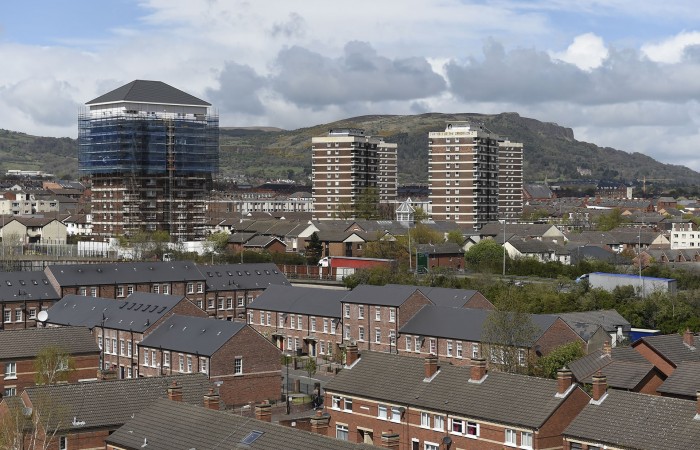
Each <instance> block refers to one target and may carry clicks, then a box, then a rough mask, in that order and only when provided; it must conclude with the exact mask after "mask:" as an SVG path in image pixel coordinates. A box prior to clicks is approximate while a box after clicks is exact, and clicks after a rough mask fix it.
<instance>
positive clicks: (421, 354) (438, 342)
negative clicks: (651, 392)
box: [398, 334, 482, 366]
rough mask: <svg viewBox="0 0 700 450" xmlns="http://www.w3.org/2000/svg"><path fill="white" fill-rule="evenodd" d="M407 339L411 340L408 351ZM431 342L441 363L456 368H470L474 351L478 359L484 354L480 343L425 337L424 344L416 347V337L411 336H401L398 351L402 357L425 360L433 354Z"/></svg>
mask: <svg viewBox="0 0 700 450" xmlns="http://www.w3.org/2000/svg"><path fill="white" fill-rule="evenodd" d="M406 339H409V340H410V349H408V350H407V348H408V347H407V345H406ZM431 341H434V342H435V348H436V350H437V352H436V353H435V355H436V356H437V357H438V360H439V361H440V363H445V364H452V365H455V366H470V365H471V363H472V355H473V351H474V349H476V351H477V357H479V358H480V357H481V354H482V353H481V350H482V349H481V346H480V344H479V343H478V342H471V341H461V340H458V339H444V338H433V337H425V340H424V341H423V344H422V345H419V347H416V344H417V342H416V336H414V335H410V334H403V335H401V337H400V338H399V342H398V350H399V353H400V354H401V355H405V356H415V357H418V358H425V357H426V356H428V355H429V354H430V353H431V351H430V348H431ZM450 344H451V347H452V350H451V352H450V351H448V349H449V346H450ZM460 345H461V351H462V356H461V357H460V356H459V348H460ZM416 349H417V350H416Z"/></svg>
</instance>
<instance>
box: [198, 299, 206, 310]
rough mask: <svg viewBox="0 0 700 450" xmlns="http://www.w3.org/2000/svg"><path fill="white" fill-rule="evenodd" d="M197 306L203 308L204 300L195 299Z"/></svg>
mask: <svg viewBox="0 0 700 450" xmlns="http://www.w3.org/2000/svg"><path fill="white" fill-rule="evenodd" d="M197 308H199V309H204V300H197Z"/></svg>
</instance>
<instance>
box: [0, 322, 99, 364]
mask: <svg viewBox="0 0 700 450" xmlns="http://www.w3.org/2000/svg"><path fill="white" fill-rule="evenodd" d="M50 345H57V346H60V347H61V348H62V349H64V350H65V351H66V352H68V353H69V354H71V355H83V354H89V353H94V354H98V353H99V352H100V349H99V348H98V347H97V343H96V342H95V337H94V336H93V335H92V334H91V333H90V330H88V329H87V328H83V327H60V328H27V329H26V330H12V331H3V332H0V360H8V359H26V358H33V357H35V356H36V355H37V354H38V353H39V352H40V351H41V350H42V349H44V348H46V347H48V346H50Z"/></svg>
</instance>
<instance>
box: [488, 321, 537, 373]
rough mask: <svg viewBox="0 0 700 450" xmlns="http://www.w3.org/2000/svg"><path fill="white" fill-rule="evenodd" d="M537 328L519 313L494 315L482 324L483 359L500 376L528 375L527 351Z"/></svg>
mask: <svg viewBox="0 0 700 450" xmlns="http://www.w3.org/2000/svg"><path fill="white" fill-rule="evenodd" d="M538 331H539V328H538V327H537V326H536V325H535V324H534V323H533V322H532V319H531V318H530V315H529V314H527V313H525V312H522V311H493V312H492V313H491V314H489V316H488V318H487V319H486V321H485V323H484V328H483V331H482V340H483V341H484V343H486V344H487V346H486V347H485V353H486V355H485V357H486V358H487V360H488V361H490V363H491V364H492V366H495V367H497V368H498V369H499V370H501V371H503V372H509V373H527V371H528V363H529V361H528V358H527V353H528V352H527V349H528V348H530V347H531V346H532V344H533V342H534V340H535V337H536V336H537V333H538Z"/></svg>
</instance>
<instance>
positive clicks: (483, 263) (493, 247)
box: [464, 239, 503, 272]
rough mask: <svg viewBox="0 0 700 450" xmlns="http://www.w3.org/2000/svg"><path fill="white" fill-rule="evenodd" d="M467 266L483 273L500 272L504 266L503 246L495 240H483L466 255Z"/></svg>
mask: <svg viewBox="0 0 700 450" xmlns="http://www.w3.org/2000/svg"><path fill="white" fill-rule="evenodd" d="M464 259H465V261H466V263H467V265H468V266H469V267H470V268H471V269H473V270H477V271H481V272H500V268H501V267H502V264H503V246H501V244H499V243H497V242H496V241H494V240H493V239H482V240H481V241H480V242H479V243H478V244H476V245H473V246H472V247H471V248H470V249H469V250H468V251H467V253H465V254H464Z"/></svg>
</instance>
